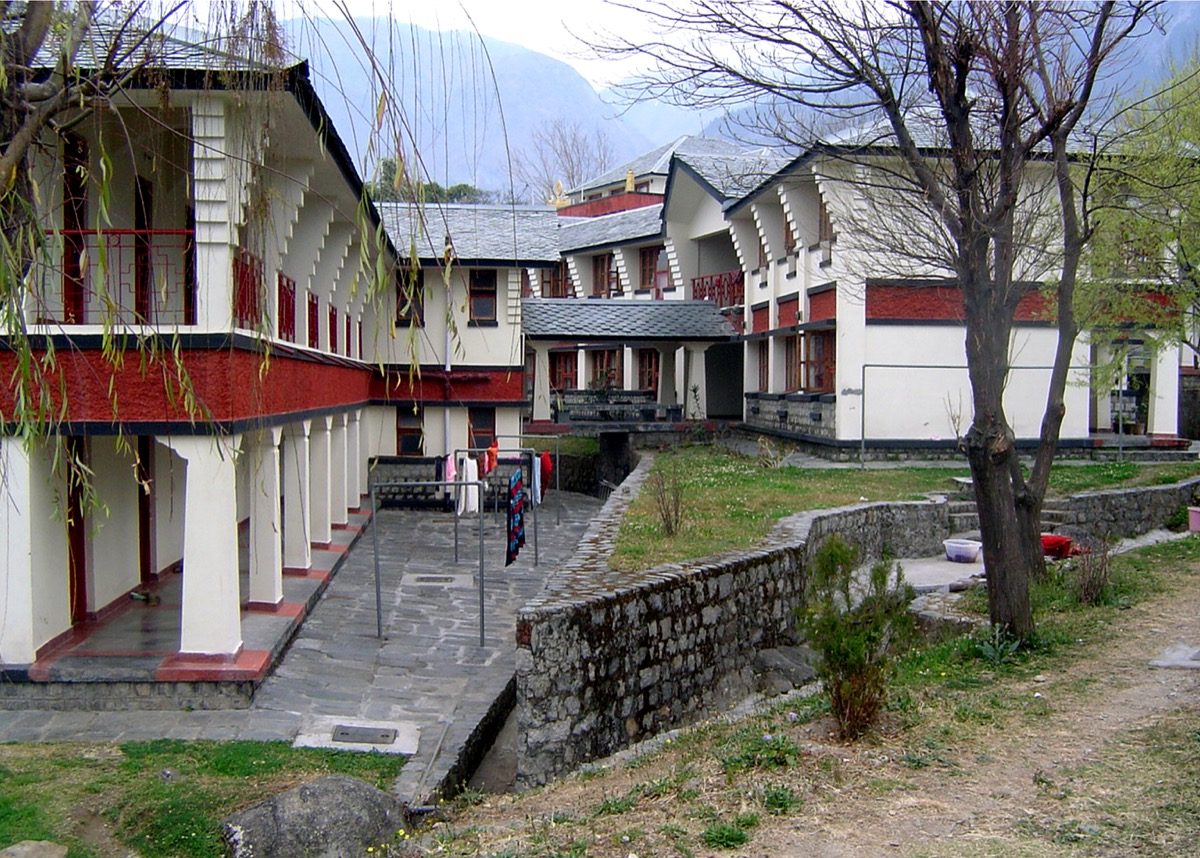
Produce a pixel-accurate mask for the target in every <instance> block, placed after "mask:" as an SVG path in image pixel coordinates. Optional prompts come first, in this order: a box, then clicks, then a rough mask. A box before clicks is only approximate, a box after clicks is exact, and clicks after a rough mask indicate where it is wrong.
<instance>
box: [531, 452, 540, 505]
mask: <svg viewBox="0 0 1200 858" xmlns="http://www.w3.org/2000/svg"><path fill="white" fill-rule="evenodd" d="M541 464H542V463H541V462H539V461H538V458H537V456H534V457H532V459H531V460H530V464H529V472H530V473H531V474H532V475H533V480H532V482H533V505H534V506H537V505H538V504H540V503H541V502H542V469H541V467H540V466H541Z"/></svg>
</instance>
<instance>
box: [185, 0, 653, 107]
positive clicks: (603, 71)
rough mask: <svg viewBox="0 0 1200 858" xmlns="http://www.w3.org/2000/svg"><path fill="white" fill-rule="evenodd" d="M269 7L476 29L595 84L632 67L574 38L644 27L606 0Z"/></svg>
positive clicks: (288, 12)
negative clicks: (559, 64) (551, 59)
mask: <svg viewBox="0 0 1200 858" xmlns="http://www.w3.org/2000/svg"><path fill="white" fill-rule="evenodd" d="M220 4H221V0H194V6H193V12H194V14H195V15H196V16H197V18H199V19H201V20H203V18H204V17H205V16H206V15H207V14H210V13H211V8H212V6H213V5H217V6H219V5H220ZM274 5H275V7H276V9H277V12H278V14H279V16H280V17H282V18H289V17H295V16H297V15H301V14H303V15H308V16H313V15H323V16H325V17H331V18H340V17H344V15H345V14H346V12H347V11H348V12H349V13H350V14H351V15H353V16H355V17H387V16H389V15H390V16H391V17H393V18H395V19H396V20H397V21H403V22H411V23H413V24H416V25H418V26H421V27H426V28H429V29H434V30H437V29H441V30H468V31H469V30H472V29H476V30H478V31H479V32H480V33H482V34H483V35H485V36H492V37H494V38H496V39H501V40H503V41H506V42H515V43H516V44H518V45H522V46H524V47H527V48H531V49H533V50H535V51H538V52H540V53H543V54H547V55H549V56H552V57H554V58H555V59H559V60H562V61H563V62H566V63H569V64H570V65H572V66H574V67H575V68H576V69H577V70H578V71H579V73H580V74H582V75H583V76H584V77H585V78H587V79H588V81H590V82H591V83H592V84H593V85H595V86H597V87H598V88H603V87H605V86H608V85H609V84H612V83H614V82H616V81H618V80H621V79H622V78H625V77H627V76H628V75H629V73H630V71H632V70H633V68H634V66H632V65H631V64H629V63H624V64H621V63H616V62H614V61H612V60H605V59H600V58H598V57H596V56H595V55H594V53H592V52H590V51H588V49H587V47H586V46H585V45H584V44H582V43H581V42H580V41H579V38H578V37H580V36H583V37H588V36H596V35H598V34H600V33H601V32H602V31H603V30H610V31H620V32H622V33H624V34H626V35H630V34H636V33H637V32H639V30H645V28H646V24H645V22H644V21H643V20H642V18H641V16H640V15H639V14H638V13H637V12H632V11H629V10H627V9H620V8H617V7H615V6H611V5H609V4H608V3H607V2H605V0H274ZM601 22H602V23H601Z"/></svg>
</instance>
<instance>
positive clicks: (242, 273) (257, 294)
mask: <svg viewBox="0 0 1200 858" xmlns="http://www.w3.org/2000/svg"><path fill="white" fill-rule="evenodd" d="M233 284H234V293H233V318H234V320H235V322H236V324H237V327H239V328H257V327H258V324H259V322H260V321H261V320H262V292H263V262H262V260H261V259H259V258H258V257H257V256H255V255H254V254H253V253H251V252H250V251H248V250H245V249H241V248H239V249H238V251H237V255H236V256H235V257H234V259H233Z"/></svg>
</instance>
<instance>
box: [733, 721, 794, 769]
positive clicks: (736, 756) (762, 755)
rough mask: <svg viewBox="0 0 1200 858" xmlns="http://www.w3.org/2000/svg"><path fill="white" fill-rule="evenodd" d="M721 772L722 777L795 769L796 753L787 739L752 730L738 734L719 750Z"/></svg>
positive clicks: (747, 729)
mask: <svg viewBox="0 0 1200 858" xmlns="http://www.w3.org/2000/svg"><path fill="white" fill-rule="evenodd" d="M719 750H720V759H721V768H722V769H724V771H725V773H726V774H734V773H736V772H743V771H747V770H749V769H785V768H787V767H789V766H792V765H795V763H796V760H798V759H799V757H800V749H799V748H798V747H797V746H796V743H795V742H793V741H792V740H791V739H789V738H788V737H787V736H782V735H778V734H772V733H763V732H761V731H759V730H756V729H754V728H745V729H742V730H738V731H736V732H735V733H733V735H731V736H730V737H729V738H728V739H727V740H726V741H725V742H724V743H723V744H722V746H721V748H720V749H719Z"/></svg>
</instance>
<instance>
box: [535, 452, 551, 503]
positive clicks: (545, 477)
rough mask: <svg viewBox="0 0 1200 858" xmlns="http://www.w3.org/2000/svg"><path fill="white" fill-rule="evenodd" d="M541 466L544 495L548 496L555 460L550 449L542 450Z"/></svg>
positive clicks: (539, 458)
mask: <svg viewBox="0 0 1200 858" xmlns="http://www.w3.org/2000/svg"><path fill="white" fill-rule="evenodd" d="M538 460H539V465H540V467H539V468H538V470H539V471H540V472H541V473H540V474H539V476H540V478H541V489H542V497H545V496H546V492H547V491H548V490H549V488H550V476H551V474H553V473H554V460H553V459H551V458H550V451H549V450H542V454H541V455H540V456H539V457H538Z"/></svg>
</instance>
